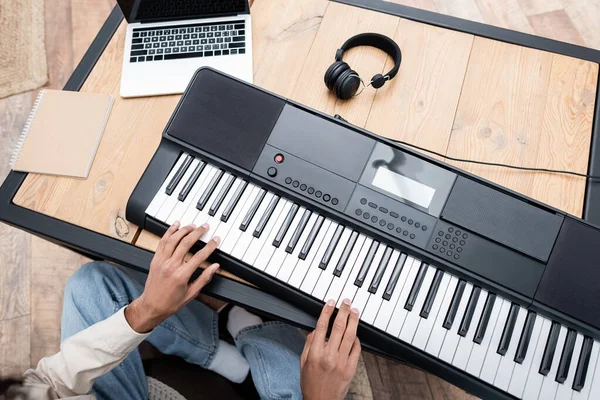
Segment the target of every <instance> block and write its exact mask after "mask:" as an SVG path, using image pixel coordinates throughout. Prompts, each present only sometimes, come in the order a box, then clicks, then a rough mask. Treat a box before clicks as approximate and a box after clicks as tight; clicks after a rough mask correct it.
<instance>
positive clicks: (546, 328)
mask: <svg viewBox="0 0 600 400" xmlns="http://www.w3.org/2000/svg"><path fill="white" fill-rule="evenodd" d="M540 318H541V320H542V328H541V330H540V335H539V338H538V341H537V343H535V346H534V349H533V350H535V351H534V353H533V360H531V367H530V368H529V371H528V372H527V377H526V379H525V384H524V385H523V386H524V389H523V394H522V396H521V398H522V399H524V400H537V398H538V396H539V394H540V389H541V387H542V382H543V380H544V376H543V375H541V374H540V373H539V369H540V364H541V362H542V357H543V355H544V349H545V348H546V342H547V341H548V336H549V335H550V329H551V327H552V321H550V320H549V319H546V318H543V317H540ZM532 344H534V343H532ZM586 400H587V399H586Z"/></svg>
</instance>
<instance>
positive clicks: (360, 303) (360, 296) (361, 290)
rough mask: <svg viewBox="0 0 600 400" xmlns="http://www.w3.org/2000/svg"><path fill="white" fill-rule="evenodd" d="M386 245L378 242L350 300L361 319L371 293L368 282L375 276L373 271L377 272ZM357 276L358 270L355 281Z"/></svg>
mask: <svg viewBox="0 0 600 400" xmlns="http://www.w3.org/2000/svg"><path fill="white" fill-rule="evenodd" d="M387 247H388V246H386V245H384V244H383V243H380V244H379V247H378V248H377V252H376V253H375V257H374V258H373V262H372V263H371V265H370V266H369V267H368V268H369V269H368V271H367V275H366V277H365V279H364V281H363V282H362V286H359V287H358V289H357V291H356V295H354V299H353V300H352V307H353V308H356V309H357V310H358V312H359V314H358V315H359V317H360V318H361V319H362V316H363V313H364V310H365V307H366V306H367V302H368V301H369V297H370V296H371V293H370V292H369V283H370V282H371V281H372V280H373V277H374V276H375V272H377V267H378V266H379V264H380V263H381V260H382V258H383V255H384V254H385V251H386V248H387ZM363 265H364V264H363ZM359 278H360V272H359V277H358V278H357V279H356V281H358V280H359ZM356 281H355V282H354V283H355V284H356Z"/></svg>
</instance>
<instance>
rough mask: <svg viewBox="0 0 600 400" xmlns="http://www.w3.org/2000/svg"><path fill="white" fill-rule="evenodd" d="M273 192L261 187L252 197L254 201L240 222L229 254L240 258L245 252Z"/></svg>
mask: <svg viewBox="0 0 600 400" xmlns="http://www.w3.org/2000/svg"><path fill="white" fill-rule="evenodd" d="M273 196H274V194H273V193H267V191H266V190H265V189H261V190H260V191H259V193H258V195H257V196H256V198H255V199H254V202H253V203H252V205H251V206H250V208H249V209H248V212H247V213H246V216H245V217H244V218H243V219H242V222H241V224H240V226H239V227H238V229H240V230H241V231H242V234H241V235H240V237H239V239H238V241H237V243H236V244H235V247H234V248H233V251H232V252H231V255H232V256H233V257H235V258H237V259H238V260H241V259H242V258H243V257H244V254H246V250H248V247H249V246H250V243H252V239H254V236H253V233H254V229H255V228H256V225H257V224H258V221H259V220H260V217H261V216H262V214H264V212H265V210H266V209H267V207H268V206H269V203H270V202H271V200H272V199H273Z"/></svg>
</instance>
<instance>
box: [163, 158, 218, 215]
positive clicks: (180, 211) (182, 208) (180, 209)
mask: <svg viewBox="0 0 600 400" xmlns="http://www.w3.org/2000/svg"><path fill="white" fill-rule="evenodd" d="M194 161H199V160H194ZM200 162H202V161H199V162H198V163H196V166H194V168H193V169H196V168H197V167H198V164H199V163H200ZM193 165H194V164H193V162H192V166H193ZM192 166H190V168H191V167H192ZM209 171H210V168H209V165H204V168H203V169H202V172H201V173H200V175H199V176H198V178H197V179H196V182H195V183H194V186H192V188H191V189H190V191H189V193H188V195H187V197H186V198H185V200H184V201H180V202H178V203H177V205H176V206H175V209H174V210H173V212H172V213H171V214H170V215H169V218H167V224H168V225H172V224H173V223H174V222H175V221H181V219H182V218H183V215H184V214H185V212H186V211H187V209H188V208H189V206H190V204H192V200H193V199H194V196H195V195H196V192H198V189H199V188H200V185H201V184H202V182H203V181H204V179H205V178H206V175H208V172H209ZM194 204H195V203H194ZM192 221H193V219H192Z"/></svg>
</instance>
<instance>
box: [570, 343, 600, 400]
mask: <svg viewBox="0 0 600 400" xmlns="http://www.w3.org/2000/svg"><path fill="white" fill-rule="evenodd" d="M583 399H586V400H595V399H600V343H599V342H598V341H597V340H594V342H593V345H592V352H591V354H590V362H589V366H588V371H587V374H586V378H585V384H584V386H583V389H581V391H579V392H577V391H575V392H573V400H583Z"/></svg>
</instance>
